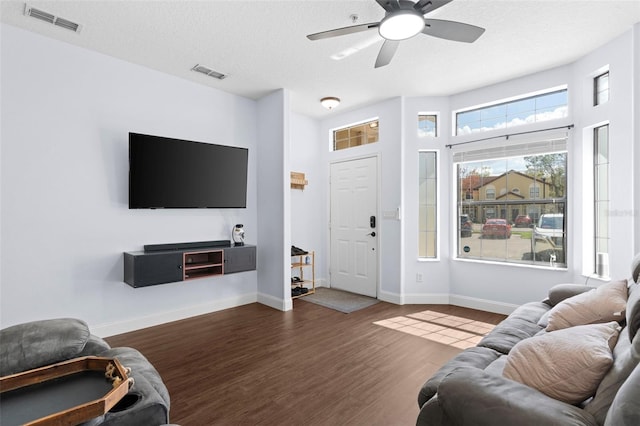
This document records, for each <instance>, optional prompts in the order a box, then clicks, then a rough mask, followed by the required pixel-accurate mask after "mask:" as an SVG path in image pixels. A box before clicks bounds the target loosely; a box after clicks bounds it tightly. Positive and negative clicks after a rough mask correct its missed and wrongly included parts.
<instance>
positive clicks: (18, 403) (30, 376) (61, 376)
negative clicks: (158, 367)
mask: <svg viewBox="0 0 640 426" xmlns="http://www.w3.org/2000/svg"><path fill="white" fill-rule="evenodd" d="M129 372H130V370H129V369H127V368H125V367H123V366H122V365H121V364H120V362H119V361H118V360H117V359H115V358H104V357H95V356H88V357H83V358H75V359H72V360H69V361H64V362H60V363H58V364H53V365H48V366H45V367H41V368H36V369H34V370H29V371H25V372H22V373H17V374H13V375H10V376H4V377H0V424H2V425H3V426H4V425H6V426H9V425H22V424H25V425H30V426H31V425H37V426H45V425H76V424H78V423H82V422H85V421H87V420H91V419H92V418H94V417H98V416H101V415H103V414H105V413H106V412H107V411H109V410H111V408H113V406H114V405H116V403H117V402H118V401H120V400H121V399H122V398H123V397H124V396H125V395H126V394H127V393H128V392H129V388H130V387H131V386H133V378H129V377H128V374H129Z"/></svg>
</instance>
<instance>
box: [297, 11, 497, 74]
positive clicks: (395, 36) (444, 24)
mask: <svg viewBox="0 0 640 426" xmlns="http://www.w3.org/2000/svg"><path fill="white" fill-rule="evenodd" d="M451 1H453V0H418V1H417V2H415V3H414V2H412V1H409V0H376V2H377V3H378V4H379V5H380V6H381V7H382V8H383V9H384V10H385V12H386V13H385V16H384V18H383V19H382V20H381V21H380V22H372V23H369V24H360V25H352V26H350V27H343V28H336V29H334V30H329V31H322V32H319V33H315V34H309V35H308V36H307V38H308V39H309V40H321V39H325V38H330V37H338V36H342V35H346V34H353V33H358V32H362V31H368V30H371V29H373V28H377V29H378V33H379V34H380V36H381V37H382V38H384V43H383V44H382V47H381V48H380V53H378V58H377V59H376V65H375V67H376V68H379V67H383V66H385V65H388V64H389V62H391V59H392V58H393V55H394V54H395V53H396V50H397V49H398V45H399V44H400V41H402V40H406V39H409V38H411V37H413V36H416V35H418V34H419V33H423V34H426V35H430V36H433V37H439V38H443V39H446V40H453V41H461V42H465V43H473V42H474V41H476V40H477V39H478V37H480V36H481V35H482V33H484V28H480V27H476V26H475V25H469V24H463V23H462V22H455V21H445V20H442V19H427V18H425V17H424V15H426V14H427V13H430V12H433V11H434V10H436V9H438V8H440V7H442V6H444V5H445V4H447V3H450V2H451Z"/></svg>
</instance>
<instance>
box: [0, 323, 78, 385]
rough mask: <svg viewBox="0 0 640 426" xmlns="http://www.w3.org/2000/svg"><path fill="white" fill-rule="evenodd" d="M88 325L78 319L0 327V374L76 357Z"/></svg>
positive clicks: (13, 372)
mask: <svg viewBox="0 0 640 426" xmlns="http://www.w3.org/2000/svg"><path fill="white" fill-rule="evenodd" d="M89 336H90V333H89V327H87V324H86V323H85V322H84V321H81V320H79V319H75V318H59V319H50V320H41V321H33V322H28V323H23V324H18V325H14V326H12V327H7V328H5V329H3V330H0V342H2V344H1V345H0V376H7V375H10V374H15V373H20V372H22V371H27V370H31V369H34V368H38V367H42V366H45V365H50V364H55V363H57V362H61V361H66V360H68V359H71V358H76V357H77V356H78V355H79V354H80V353H81V352H82V350H83V349H84V347H85V345H86V343H87V340H88V339H89Z"/></svg>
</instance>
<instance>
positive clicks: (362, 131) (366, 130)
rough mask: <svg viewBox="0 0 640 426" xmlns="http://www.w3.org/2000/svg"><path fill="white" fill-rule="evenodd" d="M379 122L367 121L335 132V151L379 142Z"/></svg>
mask: <svg viewBox="0 0 640 426" xmlns="http://www.w3.org/2000/svg"><path fill="white" fill-rule="evenodd" d="M378 125H379V122H378V120H372V121H367V122H366V123H361V124H357V125H354V126H350V127H344V128H342V129H337V130H334V131H333V150H334V151H338V150H341V149H347V148H353V147H355V146H360V145H366V144H369V143H374V142H378V134H379V130H378Z"/></svg>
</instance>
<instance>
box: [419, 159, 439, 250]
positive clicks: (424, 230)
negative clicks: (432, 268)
mask: <svg viewBox="0 0 640 426" xmlns="http://www.w3.org/2000/svg"><path fill="white" fill-rule="evenodd" d="M437 155H438V153H437V152H436V151H420V152H419V153H418V164H419V166H418V167H419V171H418V188H419V194H418V205H419V211H418V257H419V258H436V257H437V256H438V169H437V168H438V157H437Z"/></svg>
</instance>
